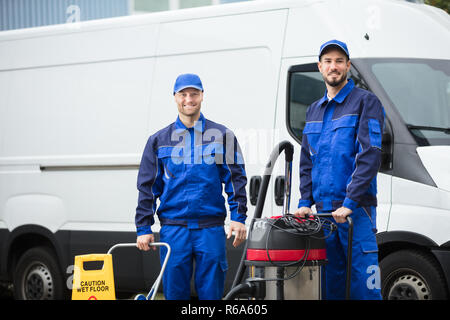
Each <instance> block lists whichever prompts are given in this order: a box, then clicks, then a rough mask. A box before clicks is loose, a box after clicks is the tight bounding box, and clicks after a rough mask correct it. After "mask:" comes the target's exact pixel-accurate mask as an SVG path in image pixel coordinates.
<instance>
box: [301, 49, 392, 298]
mask: <svg viewBox="0 0 450 320" xmlns="http://www.w3.org/2000/svg"><path fill="white" fill-rule="evenodd" d="M318 67H319V71H320V73H321V74H322V76H323V79H324V81H325V85H326V91H325V94H324V96H323V97H322V98H321V99H320V100H318V101H316V102H314V103H313V104H312V105H311V106H310V107H309V108H308V110H307V112H306V124H305V128H304V129H303V139H302V149H301V155H300V193H301V199H300V201H299V205H298V208H299V209H297V211H296V212H295V213H294V214H295V215H297V216H300V217H304V216H305V215H308V214H311V213H312V210H311V206H312V205H314V204H315V205H316V209H317V211H318V212H322V213H332V215H333V218H334V220H335V221H336V222H337V225H338V229H337V231H335V232H333V233H332V234H331V236H330V237H329V238H327V239H326V245H327V259H328V264H327V265H326V267H325V270H326V271H325V279H324V280H325V281H324V283H325V285H326V288H324V290H323V296H324V298H326V299H344V298H345V278H346V261H347V257H346V254H347V250H346V249H347V240H348V223H347V222H346V217H347V216H349V215H351V217H352V219H353V222H354V234H353V243H352V251H353V253H352V271H351V288H350V292H351V298H352V299H373V300H377V299H381V293H380V285H379V284H380V281H379V277H380V273H379V268H378V248H377V243H376V238H375V233H376V206H377V197H376V193H377V172H378V169H379V167H380V164H381V137H382V132H383V126H384V110H383V107H382V105H381V103H380V101H379V100H378V98H377V97H376V96H375V95H374V94H373V93H371V92H369V91H366V90H363V89H360V88H357V87H355V84H354V82H353V80H352V79H347V73H348V71H349V70H350V54H349V51H348V48H347V45H346V44H345V43H344V42H341V41H338V40H330V41H328V42H325V43H324V44H323V45H322V46H321V47H320V51H319V62H318Z"/></svg>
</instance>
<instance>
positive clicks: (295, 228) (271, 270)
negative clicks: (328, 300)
mask: <svg viewBox="0 0 450 320" xmlns="http://www.w3.org/2000/svg"><path fill="white" fill-rule="evenodd" d="M283 151H284V153H285V188H284V202H283V214H282V215H281V216H272V217H270V218H261V216H262V212H263V208H264V202H265V198H266V194H267V189H268V186H269V181H270V177H271V175H272V171H273V167H274V165H275V162H276V160H277V159H278V157H279V155H280V154H281V153H282V152H283ZM293 153H294V147H293V145H292V144H291V143H290V142H288V141H283V142H280V143H279V144H278V145H277V146H276V147H275V149H274V150H273V151H272V153H271V154H270V159H269V162H268V164H267V165H266V168H265V171H264V176H263V179H262V182H261V186H260V189H259V193H258V199H257V203H256V208H255V213H254V217H253V219H252V221H251V224H250V229H249V236H248V239H247V241H246V243H245V248H244V251H243V254H242V257H241V260H240V263H239V266H238V270H237V273H236V276H235V278H234V281H233V284H232V287H231V290H230V291H229V293H228V294H227V295H226V296H225V298H224V299H225V300H232V299H237V298H247V299H257V300H263V299H277V300H284V299H299V300H300V299H321V298H322V296H321V286H322V283H321V272H322V267H323V266H325V265H326V263H327V256H326V244H325V239H326V238H327V237H328V236H330V234H331V233H332V232H334V231H335V230H336V229H337V226H336V225H335V223H334V222H332V220H331V219H327V218H331V214H329V213H327V214H313V215H311V216H309V217H305V218H299V217H295V216H294V215H292V214H290V213H289V212H288V211H289V205H290V197H291V178H292V176H291V174H292V160H293ZM347 221H348V224H349V242H348V243H349V245H348V249H347V250H348V251H347V257H348V260H347V278H346V298H347V299H349V298H350V279H351V258H352V246H351V243H352V236H353V222H352V219H351V218H350V217H347ZM247 269H248V277H247V278H246V279H245V281H244V282H242V279H243V277H244V274H245V272H246V270H247ZM286 294H287V296H286Z"/></svg>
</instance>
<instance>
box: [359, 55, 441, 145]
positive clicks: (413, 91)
mask: <svg viewBox="0 0 450 320" xmlns="http://www.w3.org/2000/svg"><path fill="white" fill-rule="evenodd" d="M364 62H365V63H369V64H370V70H371V72H372V73H373V75H374V76H375V77H376V79H377V80H378V82H379V83H380V85H381V87H382V88H383V90H384V91H385V92H386V94H387V96H388V97H389V98H390V100H391V101H392V103H393V104H394V105H395V107H396V109H397V111H398V112H399V113H400V115H401V116H402V118H403V120H404V122H405V123H406V125H407V127H408V128H409V130H410V131H411V133H412V134H413V136H414V138H415V139H416V141H417V143H418V144H419V145H421V146H428V145H450V60H431V59H428V60H427V59H364Z"/></svg>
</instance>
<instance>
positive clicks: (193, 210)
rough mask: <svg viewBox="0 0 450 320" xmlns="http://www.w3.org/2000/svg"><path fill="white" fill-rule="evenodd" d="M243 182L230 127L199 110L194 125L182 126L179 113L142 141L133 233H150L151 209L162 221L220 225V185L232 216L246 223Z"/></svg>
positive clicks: (195, 225)
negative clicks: (225, 195)
mask: <svg viewBox="0 0 450 320" xmlns="http://www.w3.org/2000/svg"><path fill="white" fill-rule="evenodd" d="M246 184H247V178H246V174H245V167H244V161H243V158H242V152H241V150H240V148H239V145H238V143H237V139H236V137H235V136H234V134H233V133H232V132H231V131H230V130H228V129H227V128H226V127H225V126H223V125H220V124H217V123H215V122H213V121H210V120H207V119H205V117H204V116H203V114H200V118H199V120H198V121H197V122H196V123H195V125H194V127H193V128H186V126H185V125H184V124H183V123H182V122H181V121H180V119H179V117H178V118H177V120H176V121H175V122H174V123H172V124H170V125H169V126H167V127H166V128H164V129H162V130H160V131H158V132H156V133H155V134H153V135H152V136H150V138H149V139H148V141H147V144H146V146H145V149H144V153H143V155H142V160H141V164H140V168H139V174H138V180H137V188H138V190H139V197H138V206H137V208H136V218H135V223H136V229H137V234H138V235H142V234H150V233H152V230H151V226H152V225H153V224H154V214H155V212H156V213H157V214H158V218H159V220H160V222H161V224H167V225H184V226H187V227H188V228H202V227H208V226H214V225H223V223H224V220H225V217H226V214H227V212H226V208H225V199H224V197H223V196H222V193H223V185H224V186H225V192H226V193H227V196H228V204H229V208H230V212H231V220H233V221H238V222H242V223H245V219H246V217H247V216H246V212H247V195H246V191H245V186H246ZM158 198H159V202H160V203H159V206H158V208H157V203H156V200H157V199H158Z"/></svg>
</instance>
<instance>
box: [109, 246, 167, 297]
mask: <svg viewBox="0 0 450 320" xmlns="http://www.w3.org/2000/svg"><path fill="white" fill-rule="evenodd" d="M149 245H150V246H155V247H161V246H164V247H166V248H167V254H166V257H165V259H164V262H163V265H162V267H161V272H160V273H159V275H158V277H157V278H156V280H155V282H154V283H153V286H152V288H151V289H150V291H149V295H150V294H151V297H150V300H155V297H156V293H157V292H158V288H159V285H160V283H161V280H162V276H163V274H164V270H165V269H166V265H167V261H169V256H170V252H171V249H170V246H169V244H168V243H165V242H151V243H149ZM125 247H128V248H129V247H135V248H136V243H135V242H134V243H118V244H115V245H113V246H112V247H111V248H110V249H109V250H108V254H112V252H113V251H114V250H115V249H117V248H125ZM147 300H148V296H147Z"/></svg>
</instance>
